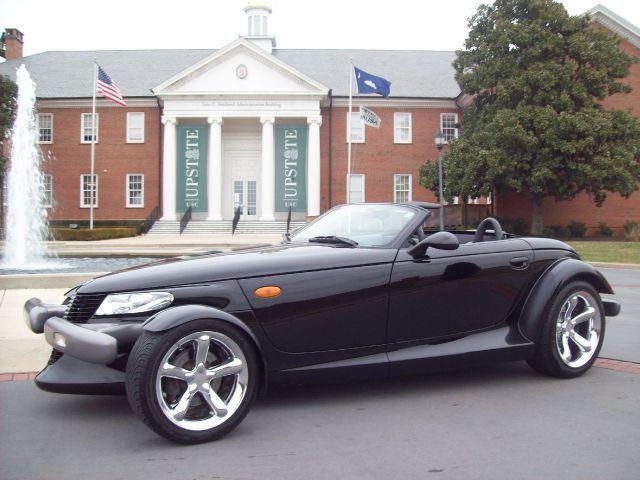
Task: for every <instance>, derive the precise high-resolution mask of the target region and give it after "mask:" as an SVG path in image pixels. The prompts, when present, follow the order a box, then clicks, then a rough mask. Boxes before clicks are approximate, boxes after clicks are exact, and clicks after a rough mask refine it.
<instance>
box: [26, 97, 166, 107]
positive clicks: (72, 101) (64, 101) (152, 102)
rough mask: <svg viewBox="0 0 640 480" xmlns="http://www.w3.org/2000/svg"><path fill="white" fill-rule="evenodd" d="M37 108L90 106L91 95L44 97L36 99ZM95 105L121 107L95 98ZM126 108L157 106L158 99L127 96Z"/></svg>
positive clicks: (109, 101)
mask: <svg viewBox="0 0 640 480" xmlns="http://www.w3.org/2000/svg"><path fill="white" fill-rule="evenodd" d="M36 105H37V107H38V108H47V109H48V108H91V97H89V98H61V99H55V98H45V99H38V101H37V103H36ZM96 107H98V108H112V107H113V108H122V107H121V106H120V105H118V104H117V103H114V102H112V101H111V100H105V99H100V98H97V99H96ZM127 108H158V100H157V99H156V97H149V98H148V99H144V98H143V99H130V98H127Z"/></svg>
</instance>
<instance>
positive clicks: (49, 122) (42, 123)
mask: <svg viewBox="0 0 640 480" xmlns="http://www.w3.org/2000/svg"><path fill="white" fill-rule="evenodd" d="M37 120H38V143H53V113H39V114H38V117H37Z"/></svg>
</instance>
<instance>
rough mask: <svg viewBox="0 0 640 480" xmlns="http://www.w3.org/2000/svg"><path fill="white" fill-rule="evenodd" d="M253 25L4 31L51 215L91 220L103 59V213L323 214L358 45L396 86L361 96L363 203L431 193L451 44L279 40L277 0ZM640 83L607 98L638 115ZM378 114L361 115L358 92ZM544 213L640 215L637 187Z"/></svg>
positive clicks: (618, 221)
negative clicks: (188, 39)
mask: <svg viewBox="0 0 640 480" xmlns="http://www.w3.org/2000/svg"><path fill="white" fill-rule="evenodd" d="M245 12H246V13H247V16H248V25H249V28H248V32H247V35H245V36H243V37H240V38H238V39H237V40H236V41H234V42H232V43H230V44H228V45H226V46H225V47H223V48H221V49H219V50H127V51H95V52H93V51H58V52H45V53H40V54H36V55H31V56H28V57H23V56H22V45H23V36H22V33H21V32H19V31H18V30H16V29H7V30H6V33H5V57H6V59H7V61H6V62H5V63H3V64H0V74H4V75H8V76H9V77H12V78H15V71H16V68H17V67H18V66H19V65H21V64H24V65H25V66H26V67H27V69H28V71H29V72H30V74H31V76H32V77H33V78H34V80H35V82H36V84H37V92H36V93H37V97H38V128H39V136H40V143H41V145H40V147H41V149H42V152H43V158H44V170H45V173H46V177H45V191H46V199H47V205H48V209H49V216H50V218H51V219H52V220H61V221H62V220H64V221H83V220H86V219H88V216H89V212H88V210H89V206H90V202H91V200H92V199H91V196H90V194H89V187H90V185H91V177H90V175H89V173H90V170H89V165H90V146H91V139H92V138H91V135H92V133H91V132H92V128H91V95H92V88H93V87H92V82H93V58H96V60H97V62H98V64H99V65H100V66H101V67H102V68H103V69H104V70H105V71H107V72H108V73H109V75H110V76H111V77H112V78H113V79H114V80H115V82H116V83H117V84H118V86H119V87H120V90H121V91H122V93H123V96H124V97H125V100H126V102H127V107H126V108H121V107H119V106H117V105H115V104H114V103H112V102H109V101H107V100H105V99H99V100H98V102H97V113H98V117H97V135H96V145H95V174H96V179H95V181H96V185H97V198H95V199H94V215H95V219H96V221H97V222H100V221H121V220H143V219H145V218H147V217H148V216H149V215H150V214H152V213H153V212H154V210H156V211H157V210H158V209H159V211H160V213H161V221H160V222H159V223H162V222H165V225H169V226H170V227H171V228H173V227H174V226H175V221H176V219H178V218H180V217H181V216H182V214H183V212H184V211H185V210H186V209H187V208H188V207H191V209H192V212H193V213H192V218H193V220H194V221H195V222H198V221H200V222H207V223H208V224H209V225H213V226H215V225H223V224H225V225H226V223H227V222H229V221H230V220H231V218H232V217H233V212H234V210H235V209H236V208H237V207H238V206H241V207H242V210H243V215H244V217H243V218H244V219H245V221H249V222H254V224H255V225H262V226H263V227H264V226H265V225H268V224H273V225H276V224H277V223H278V221H282V220H283V219H284V218H286V216H287V212H288V209H289V207H290V206H291V208H292V211H293V216H294V219H299V220H302V219H304V218H306V217H314V216H317V215H319V214H320V213H322V212H323V211H325V210H327V209H328V208H329V207H331V206H333V205H337V204H340V203H344V202H345V201H346V196H347V165H346V158H347V135H348V132H347V115H348V109H347V105H348V73H349V58H352V61H353V63H354V65H356V66H358V67H360V68H363V69H365V70H367V71H369V72H371V73H375V74H376V75H380V76H382V77H385V78H387V79H389V80H390V81H391V82H392V83H393V85H392V88H391V96H390V97H387V98H381V97H377V96H362V97H355V98H354V114H353V117H352V132H351V135H352V177H351V182H350V184H351V194H350V195H351V199H352V201H369V202H370V201H374V202H375V201H394V200H395V201H406V200H426V201H433V200H435V196H434V194H433V193H432V192H430V191H428V190H426V189H425V188H423V187H421V186H420V185H419V183H418V168H419V167H420V165H421V164H422V163H423V162H424V161H425V160H426V159H435V158H437V150H436V148H435V145H434V141H433V136H434V134H435V132H436V131H437V130H438V129H440V130H442V131H443V132H444V134H445V136H446V137H447V138H452V137H455V136H457V135H458V121H459V116H460V112H461V109H462V108H463V98H462V96H461V95H460V89H459V87H458V85H457V83H456V81H455V79H454V70H453V67H452V66H451V63H452V61H453V60H454V58H455V53H454V52H443V51H388V50H384V51H379V50H378V51H376V50H294V49H279V48H276V41H275V37H273V36H271V35H270V34H269V33H268V29H267V24H268V19H269V15H270V14H271V10H270V9H269V8H268V7H258V6H250V7H247V8H246V9H245ZM591 13H592V15H593V19H594V28H606V29H608V30H610V31H613V32H615V33H616V34H618V35H620V36H621V38H622V39H623V42H622V46H621V48H623V49H625V50H626V51H629V52H630V53H632V54H634V55H638V56H640V31H639V30H638V29H637V28H636V27H635V26H633V25H631V24H629V23H628V22H626V21H625V20H624V19H622V18H620V17H618V16H617V15H615V14H614V13H612V12H610V11H609V10H607V9H606V8H604V7H601V6H598V7H596V8H594V9H592V11H591ZM628 81H629V82H630V83H631V84H632V87H634V93H632V94H631V95H627V96H625V97H624V98H621V97H620V96H616V97H612V98H610V99H608V100H607V103H606V105H607V106H608V107H611V108H631V109H632V111H633V112H634V113H635V114H640V64H636V65H634V66H633V67H632V73H631V75H630V77H629V79H628ZM360 104H362V105H365V106H367V107H368V108H371V109H373V110H374V111H375V112H376V113H377V114H378V115H379V116H380V117H381V119H382V123H381V127H380V128H379V129H375V128H370V127H367V128H365V127H364V126H363V125H362V122H361V120H360V119H359V115H358V114H357V110H358V105H360ZM495 206H496V213H497V214H499V215H501V216H504V217H524V218H527V219H528V217H529V203H528V201H527V199H526V198H524V197H522V196H515V195H513V196H512V195H510V196H508V197H506V198H499V199H497V201H496V205H495ZM544 208H545V210H544V216H545V223H546V224H554V223H565V224H566V223H568V221H569V220H580V221H584V222H586V223H587V224H588V225H589V226H590V227H593V226H595V225H597V223H598V221H606V222H607V223H608V224H609V225H610V226H613V227H618V228H619V227H620V226H621V225H622V223H624V221H626V220H629V219H631V218H635V219H639V218H640V194H634V195H633V196H632V198H631V199H628V200H625V199H621V198H617V197H615V196H611V198H610V199H609V200H607V202H606V203H605V206H604V207H603V208H602V209H598V208H596V207H595V206H594V205H593V204H592V203H591V202H590V201H589V199H587V198H578V199H576V200H574V201H572V202H562V203H557V204H556V203H555V202H553V201H548V202H546V203H545V207H544Z"/></svg>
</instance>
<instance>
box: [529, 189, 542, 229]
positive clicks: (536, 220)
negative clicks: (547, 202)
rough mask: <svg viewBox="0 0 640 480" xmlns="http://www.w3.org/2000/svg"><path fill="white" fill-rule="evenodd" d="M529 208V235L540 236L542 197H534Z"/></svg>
mask: <svg viewBox="0 0 640 480" xmlns="http://www.w3.org/2000/svg"><path fill="white" fill-rule="evenodd" d="M531 206H532V209H531V234H532V235H542V227H543V224H542V196H540V195H534V196H533V201H532V202H531Z"/></svg>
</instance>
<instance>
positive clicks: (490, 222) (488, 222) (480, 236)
mask: <svg viewBox="0 0 640 480" xmlns="http://www.w3.org/2000/svg"><path fill="white" fill-rule="evenodd" d="M489 226H491V227H493V231H494V232H495V236H496V240H502V236H503V234H502V227H501V226H500V222H498V220H496V219H495V218H493V217H487V218H485V219H484V220H482V222H480V225H478V229H477V230H476V234H475V235H474V236H473V241H474V243H475V242H481V241H482V240H484V234H485V232H486V231H487V229H488V228H489Z"/></svg>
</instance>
